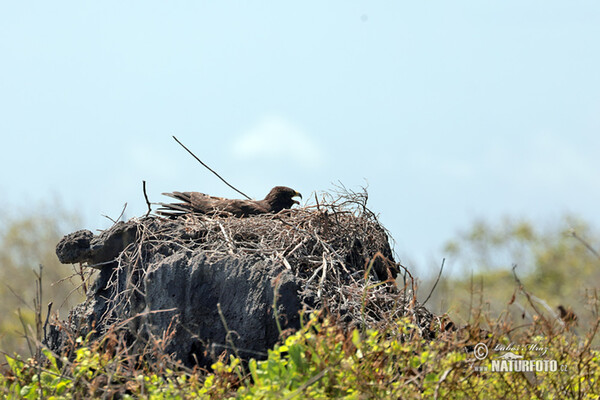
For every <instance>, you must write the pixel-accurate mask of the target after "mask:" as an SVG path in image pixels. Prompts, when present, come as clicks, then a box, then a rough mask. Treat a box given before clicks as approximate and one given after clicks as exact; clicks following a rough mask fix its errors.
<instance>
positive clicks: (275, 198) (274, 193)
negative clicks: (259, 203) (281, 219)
mask: <svg viewBox="0 0 600 400" xmlns="http://www.w3.org/2000/svg"><path fill="white" fill-rule="evenodd" d="M296 196H298V197H300V198H302V195H301V194H300V193H298V192H296V191H295V190H294V189H290V188H289V187H286V186H275V187H274V188H273V189H271V191H270V192H269V194H268V195H267V197H265V201H266V202H267V203H268V204H269V208H270V211H271V212H274V213H277V212H279V211H281V210H283V209H285V208H291V207H292V206H293V205H294V204H300V202H299V201H298V200H294V199H293V198H294V197H296Z"/></svg>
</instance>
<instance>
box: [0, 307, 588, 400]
mask: <svg viewBox="0 0 600 400" xmlns="http://www.w3.org/2000/svg"><path fill="white" fill-rule="evenodd" d="M494 328H498V327H497V326H495V327H494ZM596 328H597V326H596ZM549 329H552V327H551V325H545V324H537V325H535V326H532V327H531V329H530V330H529V331H528V333H527V335H526V339H527V340H528V341H529V342H530V343H535V344H536V345H538V346H540V347H547V348H548V353H547V354H545V355H544V357H543V358H544V359H547V360H556V362H557V364H558V365H559V366H560V368H561V369H563V371H560V370H559V371H556V372H551V371H550V372H535V373H523V372H504V373H503V372H492V371H487V372H479V371H477V370H476V368H475V367H477V366H486V367H487V368H490V361H489V360H484V361H478V360H476V359H474V358H473V353H471V352H467V351H465V346H466V345H467V344H472V343H474V342H477V341H480V340H486V338H484V337H470V338H469V339H466V338H465V337H463V336H462V335H461V334H460V333H458V332H457V333H452V334H443V335H441V336H440V337H439V338H438V340H435V341H426V340H424V339H422V338H420V337H418V335H411V332H415V330H414V326H412V325H411V323H410V322H409V321H408V320H406V319H404V320H400V321H396V323H395V324H393V326H392V325H390V328H389V329H388V330H387V331H385V332H379V331H372V330H368V331H366V332H364V333H361V332H360V331H358V330H356V329H355V330H351V331H349V332H345V331H343V330H342V329H341V328H340V327H339V326H338V325H337V324H335V323H332V322H331V321H330V320H328V319H325V320H324V321H322V322H319V321H318V319H317V318H316V317H313V318H312V319H311V320H310V321H309V322H308V323H307V324H306V325H305V326H304V328H303V329H302V330H301V331H299V332H297V333H295V334H293V335H291V336H289V337H287V338H286V339H285V340H283V343H282V344H281V345H278V346H276V347H275V348H274V349H273V350H270V351H269V355H268V358H267V359H266V360H264V361H256V360H250V361H249V363H248V364H247V365H244V364H243V363H242V362H241V360H240V359H238V358H235V357H234V356H230V358H229V360H227V361H225V360H221V361H218V362H216V363H215V364H213V366H212V368H213V372H212V373H207V372H205V371H200V370H186V369H183V368H177V367H176V366H175V367H170V368H167V367H164V365H166V363H163V362H155V363H152V364H148V363H143V362H140V361H139V360H136V359H135V358H132V357H131V356H128V355H127V354H126V352H125V348H120V347H118V346H117V347H116V348H114V347H111V346H108V347H109V348H112V352H113V355H110V354H111V352H110V351H106V348H107V346H104V344H99V343H87V341H85V340H83V341H82V340H81V339H80V342H82V343H81V345H82V347H80V348H79V349H78V350H77V351H76V354H75V357H74V358H73V359H72V360H69V359H68V358H67V357H58V356H56V355H53V354H51V353H50V352H49V351H47V350H45V351H44V354H45V355H46V359H47V361H46V362H44V363H36V362H34V361H33V360H31V359H30V360H28V361H20V360H17V359H13V358H10V357H9V358H7V359H8V361H9V366H10V371H9V373H6V374H4V377H3V378H0V392H1V391H3V392H4V395H5V396H6V397H7V398H15V399H17V398H27V399H38V398H48V399H71V398H80V399H84V398H93V397H97V398H99V397H101V396H105V398H112V397H114V396H117V395H118V396H119V397H122V398H140V397H141V398H149V399H163V398H183V399H194V398H215V399H225V398H240V399H256V398H262V399H286V398H287V399H302V398H312V399H319V398H321V399H325V398H347V399H360V398H407V399H409V398H436V397H438V398H444V399H462V398H517V397H524V398H556V399H564V398H597V397H595V396H592V394H593V393H598V392H599V390H598V387H597V385H598V380H599V379H600V353H599V352H598V351H596V350H591V349H590V348H589V343H590V339H591V336H590V337H587V338H585V339H579V338H577V337H575V336H574V335H572V334H570V333H568V332H565V331H562V332H555V333H553V334H552V335H551V336H550V335H549V333H550V331H549ZM467 337H469V335H467ZM500 343H503V344H504V345H506V344H508V343H509V339H508V337H501V339H500ZM532 353H533V352H532V351H529V352H525V353H524V355H525V356H526V357H531V358H532V359H533V358H536V357H537V356H536V355H534V354H532ZM59 361H60V363H59ZM163 361H164V359H163ZM161 365H163V366H162V367H161Z"/></svg>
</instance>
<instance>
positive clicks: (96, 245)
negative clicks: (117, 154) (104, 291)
mask: <svg viewBox="0 0 600 400" xmlns="http://www.w3.org/2000/svg"><path fill="white" fill-rule="evenodd" d="M136 234H137V225H135V224H126V223H125V222H117V223H116V224H115V225H114V226H113V227H112V228H110V229H108V230H106V231H104V232H102V233H101V234H100V235H98V236H94V234H93V233H92V232H90V231H88V230H85V229H84V230H80V231H77V232H74V233H71V234H69V235H66V236H65V237H64V238H62V240H61V241H60V242H59V243H58V245H57V246H56V255H57V256H58V259H59V261H60V262H61V263H63V264H74V263H89V264H90V266H91V267H95V268H98V269H100V268H101V267H102V265H101V264H103V263H108V262H110V261H113V260H114V259H115V258H116V257H117V256H118V255H119V254H121V252H122V251H123V250H124V249H125V248H126V247H127V246H129V245H130V244H131V243H133V242H135V238H136ZM97 264H99V265H97Z"/></svg>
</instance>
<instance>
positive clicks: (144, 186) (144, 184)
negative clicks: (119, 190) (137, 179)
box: [142, 181, 152, 217]
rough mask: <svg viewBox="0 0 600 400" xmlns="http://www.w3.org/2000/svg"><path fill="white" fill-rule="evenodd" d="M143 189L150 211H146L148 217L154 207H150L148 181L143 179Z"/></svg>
mask: <svg viewBox="0 0 600 400" xmlns="http://www.w3.org/2000/svg"><path fill="white" fill-rule="evenodd" d="M142 189H143V190H144V199H146V204H147V205H148V212H147V213H146V217H147V216H148V215H150V213H151V212H152V207H150V201H149V200H148V194H146V181H142Z"/></svg>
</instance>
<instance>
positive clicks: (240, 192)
mask: <svg viewBox="0 0 600 400" xmlns="http://www.w3.org/2000/svg"><path fill="white" fill-rule="evenodd" d="M173 139H175V141H176V142H177V143H179V144H180V145H181V147H183V148H184V149H186V150H187V152H188V153H190V154H191V155H192V156H193V157H194V158H195V159H196V160H197V161H198V162H199V163H200V164H202V165H203V166H204V167H205V168H206V169H208V170H209V171H210V172H212V173H213V174H215V175H216V176H217V178H219V179H220V180H222V181H223V182H224V183H225V184H226V185H227V186H229V187H230V188H232V189H233V190H235V191H236V192H238V193H239V194H241V195H242V196H244V197H245V198H247V199H248V200H252V199H251V198H250V196H248V195H247V194H245V193H244V192H242V191H240V190H238V189H236V188H235V187H233V186H232V185H231V184H230V183H229V182H227V181H226V180H225V179H223V178H222V177H221V175H219V174H217V173H216V172H215V171H214V170H213V169H212V168H211V167H209V166H208V165H206V164H204V163H203V162H202V160H200V159H199V158H198V157H196V155H195V154H194V153H192V152H191V150H190V149H188V148H187V147H185V145H184V144H183V143H181V142H180V141H179V140H178V139H177V138H176V137H175V136H173Z"/></svg>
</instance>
